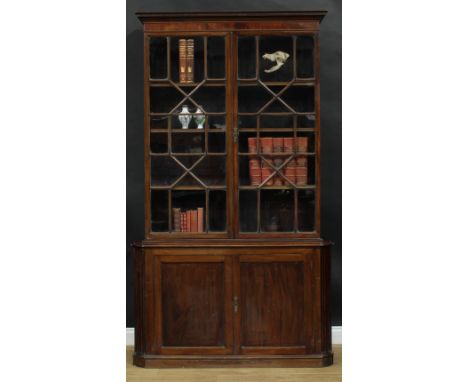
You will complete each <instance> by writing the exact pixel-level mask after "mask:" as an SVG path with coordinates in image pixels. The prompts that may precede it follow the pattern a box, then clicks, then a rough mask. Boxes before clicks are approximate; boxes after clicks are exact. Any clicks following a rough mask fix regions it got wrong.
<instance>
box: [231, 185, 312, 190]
mask: <svg viewBox="0 0 468 382" xmlns="http://www.w3.org/2000/svg"><path fill="white" fill-rule="evenodd" d="M295 188H297V189H298V190H315V185H313V184H312V185H306V186H296V187H295ZM239 190H294V187H293V186H262V187H259V186H239Z"/></svg>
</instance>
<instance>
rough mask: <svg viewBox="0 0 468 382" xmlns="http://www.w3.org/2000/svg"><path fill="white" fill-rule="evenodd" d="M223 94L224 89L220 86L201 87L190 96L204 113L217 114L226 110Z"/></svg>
mask: <svg viewBox="0 0 468 382" xmlns="http://www.w3.org/2000/svg"><path fill="white" fill-rule="evenodd" d="M225 93H226V89H225V88H224V87H221V86H202V87H201V88H200V89H198V90H197V91H196V92H195V93H194V94H193V95H192V99H193V100H194V101H195V102H196V103H197V104H198V105H200V106H201V107H202V108H203V110H204V111H205V112H208V113H219V112H224V111H225V110H226V100H225ZM194 111H195V110H194ZM194 111H193V112H194Z"/></svg>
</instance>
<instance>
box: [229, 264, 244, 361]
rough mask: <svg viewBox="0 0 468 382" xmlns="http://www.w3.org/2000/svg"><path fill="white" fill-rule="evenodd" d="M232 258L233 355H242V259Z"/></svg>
mask: <svg viewBox="0 0 468 382" xmlns="http://www.w3.org/2000/svg"><path fill="white" fill-rule="evenodd" d="M231 258H232V263H233V264H232V279H233V283H232V284H233V293H232V312H233V318H234V319H233V323H234V325H233V329H234V330H233V332H234V347H233V354H240V345H241V313H242V301H241V297H240V259H239V255H234V256H231ZM234 303H236V304H237V309H236V311H235V309H234Z"/></svg>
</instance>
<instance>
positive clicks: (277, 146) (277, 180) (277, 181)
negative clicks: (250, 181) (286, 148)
mask: <svg viewBox="0 0 468 382" xmlns="http://www.w3.org/2000/svg"><path fill="white" fill-rule="evenodd" d="M283 143H284V140H283V137H280V138H273V154H275V153H282V152H283ZM273 164H274V165H275V167H276V168H278V167H279V166H281V165H282V164H283V158H282V157H281V156H274V157H273ZM279 172H281V173H282V172H283V171H282V170H281V171H279ZM273 185H275V186H282V185H283V178H282V177H281V176H279V175H275V176H274V178H273Z"/></svg>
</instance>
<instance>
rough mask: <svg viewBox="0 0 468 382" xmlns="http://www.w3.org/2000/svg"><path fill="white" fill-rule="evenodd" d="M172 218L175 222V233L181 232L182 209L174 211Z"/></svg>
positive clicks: (174, 209) (173, 228)
mask: <svg viewBox="0 0 468 382" xmlns="http://www.w3.org/2000/svg"><path fill="white" fill-rule="evenodd" d="M172 218H173V221H174V223H173V227H172V230H173V231H174V232H180V208H173V209H172Z"/></svg>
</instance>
